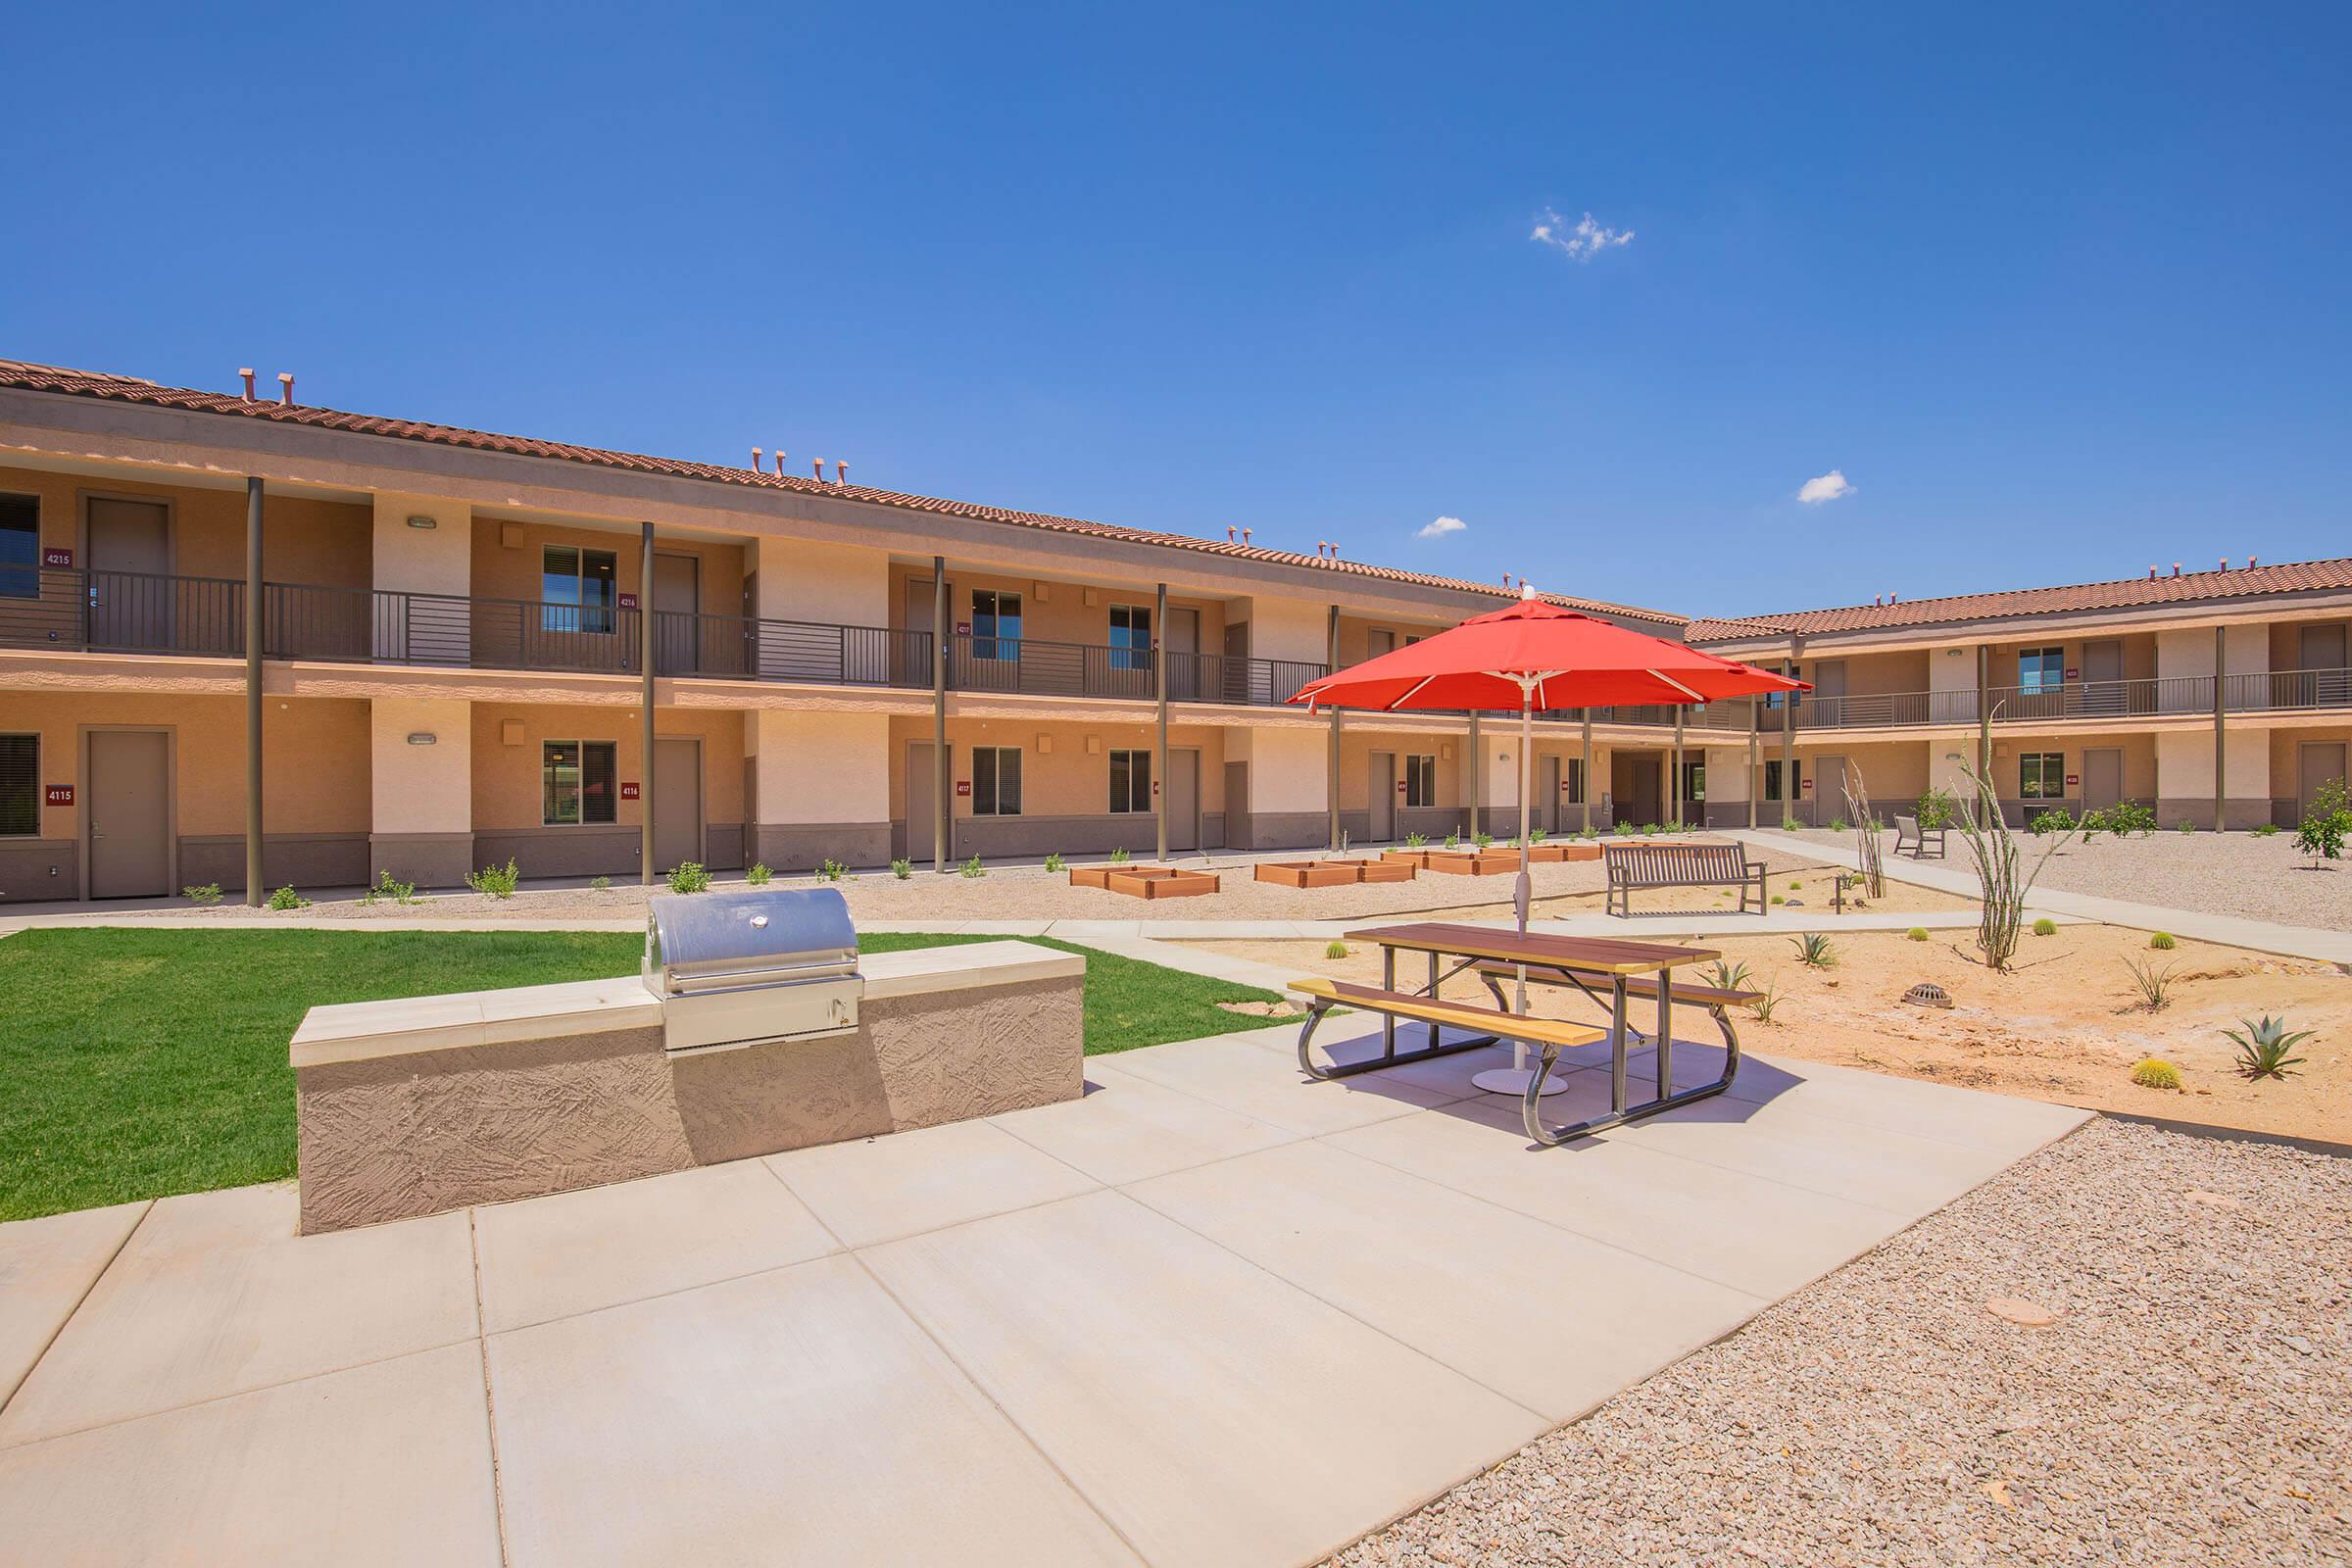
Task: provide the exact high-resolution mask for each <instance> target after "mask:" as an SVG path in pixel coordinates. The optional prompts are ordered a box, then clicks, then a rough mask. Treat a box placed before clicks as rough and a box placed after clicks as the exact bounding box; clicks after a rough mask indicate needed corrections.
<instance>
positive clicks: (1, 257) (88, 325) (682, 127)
mask: <svg viewBox="0 0 2352 1568" xmlns="http://www.w3.org/2000/svg"><path fill="white" fill-rule="evenodd" d="M346 9H348V14H346V15H334V14H330V13H336V12H343V11H346ZM1267 9H1268V8H1237V9H1233V10H1227V11H1217V10H1211V9H1207V8H1181V9H1179V8H1141V7H1105V6H1072V7H1067V8H1017V9H1016V8H997V7H973V6H953V7H940V8H936V9H933V8H911V7H902V8H891V7H887V6H877V5H871V4H868V5H863V6H856V7H843V8H839V9H828V8H820V7H769V8H755V9H747V10H742V11H734V12H728V11H716V10H694V9H686V8H668V9H662V10H655V9H650V8H649V9H648V10H646V11H644V12H643V13H639V14H632V13H628V12H622V11H599V10H597V9H595V8H593V7H587V6H581V7H568V8H554V7H551V8H548V9H545V10H543V11H538V12H534V13H520V12H511V13H507V14H505V16H504V17H503V18H502V19H501V20H496V21H484V20H482V19H481V17H480V16H478V15H468V14H467V12H466V10H463V9H460V10H452V11H449V12H446V13H436V12H433V11H430V10H425V9H417V8H384V7H371V8H332V7H319V8H310V9H307V10H298V9H292V8H281V9H278V10H274V11H271V12H270V13H269V14H268V16H267V20H266V21H263V20H257V19H259V17H260V14H259V13H252V12H250V11H235V10H233V8H232V11H231V12H226V13H221V16H222V17H227V16H230V15H234V16H235V17H237V18H238V20H237V21H236V22H235V23H233V24H227V25H219V24H216V23H215V22H214V21H212V20H210V19H208V18H207V17H206V16H205V15H204V12H205V10H206V8H201V7H184V6H183V7H173V8H170V9H158V10H156V11H155V12H153V13H152V14H147V15H143V16H142V15H140V14H138V13H135V12H116V11H108V12H105V13H103V14H102V13H100V12H98V11H94V10H92V9H91V8H87V7H65V6H51V7H44V8H37V10H35V11H31V12H26V13H25V14H24V15H21V16H20V17H18V18H16V19H14V20H13V21H12V23H11V26H10V40H9V48H10V54H11V56H12V57H13V63H14V67H15V69H12V71H11V72H10V73H9V74H10V79H11V98H12V104H11V109H10V113H9V116H8V118H7V123H6V128H5V130H0V138H4V140H0V153H4V154H5V156H4V157H0V171H4V173H0V180H4V181H5V189H6V191H7V195H8V206H9V210H10V211H11V213H12V214H13V215H14V216H15V218H16V219H17V221H16V222H14V223H12V224H11V230H12V233H13V237H14V243H11V244H8V245H6V246H0V356H5V357H14V358H25V359H35V360H46V361H52V362H59V363H64V364H69V365H79V366H87V367H92V368H105V369H116V370H123V371H127V372H130V373H134V374H143V375H148V376H152V377H155V378H158V379H163V380H169V381H173V382H183V383H187V384H194V385H203V386H218V387H222V388H227V387H229V386H231V385H233V383H234V372H235V370H236V368H237V367H239V366H240V365H252V366H255V367H256V368H259V369H260V370H261V372H262V375H263V377H264V380H265V383H267V382H268V381H269V378H270V377H271V376H273V375H274V374H275V373H276V372H277V371H278V370H281V369H291V370H293V371H295V372H296V373H297V374H298V376H299V383H298V393H299V395H300V396H302V397H303V398H304V400H305V401H316V402H320V403H330V404H333V405H336V406H339V407H345V408H357V409H362V410H367V411H369V412H377V413H388V414H404V415H412V416H417V417H428V418H438V419H445V420H450V421H454V422H460V423H466V424H473V425H479V426H483V427H487V428H492V429H500V430H513V431H519V432H523V433H528V434H535V435H548V436H554V437H560V438H564V439H571V440H579V441H588V442H596V443H604V444H611V445H616V446H624V447H630V448H635V449H639V450H645V451H652V452H659V453H664V454H671V455H677V456H688V457H699V458H706V459H711V460H715V461H748V453H749V449H750V447H752V446H753V445H754V444H758V445H760V446H762V447H767V448H770V449H772V448H774V447H775V446H777V445H778V444H779V443H781V444H782V445H783V446H784V447H785V448H786V449H787V450H788V451H789V452H790V453H791V454H792V458H791V462H792V463H793V465H794V466H795V467H798V468H802V469H803V471H805V464H806V462H807V460H808V459H809V458H811V457H819V456H821V457H823V458H825V459H827V460H833V459H837V458H846V459H848V460H849V462H850V464H851V477H852V479H853V480H855V481H862V482H867V483H873V484H879V485H885V486H890V487H894V488H904V489H909V490H915V491H920V492H925V493H930V494H939V495H948V496H955V497H959V498H966V499H971V500H978V501H986V502H992V503H997V504H1001V505H1009V506H1018V507H1026V508H1032V509H1036V510H1041V511H1053V512H1061V513H1068V514H1073V515H1080V516H1087V517H1097V518H1102V519H1105V520H1109V521H1116V522H1122V523H1129V524H1135V525H1139V526H1147V527H1165V528H1173V529H1179V530H1183V531H1188V532H1201V533H1213V534H1221V533H1222V531H1223V528H1224V526H1225V525H1226V524H1227V523H1247V524H1249V525H1250V526H1251V527H1252V528H1253V529H1254V530H1255V538H1256V539H1257V540H1258V541H1259V542H1261V543H1268V544H1276V545H1286V546H1291V547H1295V548H1298V549H1301V550H1311V549H1313V548H1314V545H1315V542H1316V541H1317V540H1320V539H1336V540H1337V541H1339V543H1340V544H1341V546H1342V548H1343V550H1344V551H1345V552H1346V553H1347V554H1348V555H1349V556H1351V557H1354V558H1357V559H1362V560H1370V561H1377V562H1382V563H1387V564H1398V565H1410V566H1416V567H1421V568H1425V569H1429V570H1436V571H1446V572H1452V573H1456V574H1459V575H1463V576H1469V577H1478V578H1486V577H1496V578H1498V577H1499V576H1500V574H1501V573H1502V572H1503V571H1504V570H1506V569H1507V570H1512V571H1517V572H1521V573H1524V574H1525V575H1527V576H1528V577H1529V578H1531V579H1532V580H1534V581H1535V582H1537V583H1538V584H1539V585H1541V586H1543V587H1545V588H1549V589H1556V590H1559V591H1563V592H1571V593H1582V594H1590V595H1594V596H1597V597H1602V598H1614V599H1621V600H1626V601H1629V602H1633V603H1642V604H1651V605H1662V606H1664V607H1666V608H1670V609H1678V610H1687V611H1691V612H1693V613H1738V612H1742V611H1745V612H1766V611H1772V610H1779V609H1789V608H1796V607H1801V606H1808V605H1819V604H1834V603H1850V602H1855V601H1868V600H1869V599H1870V598H1871V597H1872V596H1873V595H1875V594H1878V593H1881V592H1885V591H1895V592H1899V593H1901V594H1903V595H1904V596H1905V597H1906V598H1918V597H1926V596H1928V595H1931V594H1936V593H1944V592H1955V591H1961V590H1966V589H1975V588H1985V587H1998V586H2012V585H2020V584H2026V583H2033V582H2050V581H2074V580H2082V579H2088V578H2099V577H2112V576H2124V575H2131V574H2135V573H2138V572H2141V571H2144V570H2145V569H2146V567H2147V565H2148V564H2150V563H2155V562H2161V563H2163V564H2165V565H2166V566H2167V567H2168V569H2169V566H2170V564H2171V563H2172V562H2174V561H2176V560H2179V561H2182V562H2185V563H2187V564H2190V565H2199V564H2204V565H2210V564H2213V563H2214V562H2215V561H2216V560H2218V559H2219V558H2221V557H2223V556H2228V557H2230V558H2231V559H2232V560H2238V561H2242V560H2243V558H2244V557H2245V556H2246V555H2248V554H2258V555H2260V556H2261V557H2262V558H2263V559H2265V560H2283V559H2289V558H2293V557H2301V556H2315V555H2331V554H2342V553H2345V552H2347V551H2352V527H2348V526H2347V523H2348V522H2352V506H2348V505H2347V501H2346V497H2347V495H2348V494H2352V485H2348V483H2347V481H2348V480H2352V439H2348V437H2347V431H2348V430H2352V313H2348V310H2347V304H2346V298H2347V290H2346V281H2345V280H2346V277H2347V275H2348V272H2352V267H2348V265H2347V256H2348V255H2352V180H2347V178H2346V170H2347V169H2352V73H2348V72H2347V70H2346V67H2345V65H2344V62H2345V61H2346V59H2347V58H2352V49H2348V47H2347V46H2348V45H2352V22H2347V20H2346V18H2347V13H2345V12H2344V11H2343V10H2342V9H2341V8H2327V7H2316V6H2315V7H2310V8H2306V9H2299V10H2297V9H2278V8H2267V7H2245V8H2227V7H2213V8H2208V11H2207V13H2206V14H2202V15H2200V14H2199V13H2197V12H2193V11H2189V10H2184V9H2178V8H2155V9H2148V8H2142V7H2091V6H2068V7H2044V6H2036V7H2020V8H2006V7H1991V6H1985V7H1973V8H1965V9H1952V10H1946V11H1945V12H1943V13H1940V14H1937V15H1935V16H1930V15H1929V14H1927V13H1923V12H1921V11H1919V10H1918V8H1912V7H1885V6H1877V7H1869V6H1856V7H1851V8H1835V7H1829V6H1818V7H1807V8H1794V7H1772V8H1761V7H1756V8H1748V9H1747V10H1745V11H1737V10H1735V9H1734V8H1730V7H1687V8H1669V7H1662V6H1615V7H1605V8H1604V7H1597V6H1595V7H1582V8H1570V7H1562V6H1557V5H1550V6H1531V7H1527V8H1524V9H1519V10H1507V9H1503V8H1491V9H1490V8H1430V9H1427V10H1408V9H1402V8H1369V7H1363V6H1352V7H1334V8H1331V9H1329V10H1327V11H1323V12H1320V13H1316V12H1312V11H1309V10H1306V9H1303V8H1285V9H1284V10H1283V12H1282V14H1281V17H1280V18H1271V19H1270V18H1269V16H1268V15H1266V14H1265V12H1266V10H1267ZM1547 210H1548V211H1551V212H1556V213H1557V214H1559V215H1560V221H1558V223H1557V224H1556V225H1554V228H1553V238H1554V239H1555V240H1559V241H1562V242H1563V244H1546V243H1544V241H1542V240H1540V239H1537V238H1534V237H1532V235H1533V230H1534V229H1535V227H1536V225H1537V224H1539V223H1541V222H1544V221H1545V219H1544V214H1545V212H1546V211H1547ZM1588 213H1589V214H1590V215H1591V216H1592V218H1593V223H1594V224H1595V225H1597V227H1598V228H1599V229H1600V230H1602V231H1603V233H1602V234H1601V236H1600V238H1601V241H1602V242H1601V243H1598V244H1596V245H1592V246H1580V247H1579V249H1580V251H1583V252H1586V253H1585V254H1576V255H1571V254H1569V253H1568V250H1567V249H1565V248H1563V246H1564V243H1565V242H1566V241H1567V240H1569V239H1572V238H1574V237H1575V229H1576V226H1577V225H1578V223H1579V222H1580V221H1582V220H1583V218H1584V217H1585V216H1586V215H1587V214H1588ZM1621 235H1622V236H1630V238H1627V239H1625V240H1624V241H1623V242H1622V243H1618V242H1615V240H1616V236H1621ZM1832 472H1837V473H1839V474H1842V475H1843V479H1844V482H1845V483H1846V485H1848V486H1850V489H1849V491H1848V492H1847V493H1845V494H1843V495H1841V496H1839V497H1838V499H1834V500H1825V501H1819V502H1815V503H1811V504H1807V503H1805V502H1802V501H1799V500H1798V499H1797V496H1798V493H1799V491H1800V489H1801V487H1803V486H1804V485H1805V483H1806V481H1807V480H1809V479H1814V478H1818V477H1820V476H1823V475H1827V474H1830V473H1832ZM1831 488H1835V486H1832V487H1831ZM1439 517H1452V518H1458V519H1460V520H1461V522H1462V523H1463V526H1462V527H1461V528H1459V529H1458V530H1452V531H1448V532H1444V533H1442V534H1440V535H1438V536H1436V537H1429V538H1424V537H1421V536H1420V533H1421V530H1422V529H1424V528H1425V527H1426V526H1427V525H1429V524H1430V523H1431V522H1432V521H1433V520H1434V519H1436V518H1439Z"/></svg>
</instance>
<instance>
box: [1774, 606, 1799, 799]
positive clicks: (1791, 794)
mask: <svg viewBox="0 0 2352 1568" xmlns="http://www.w3.org/2000/svg"><path fill="white" fill-rule="evenodd" d="M1795 652H1796V645H1795V644H1794V643H1791V644H1789V653H1790V654H1791V655H1793V654H1794V653H1795ZM1781 673H1782V674H1784V675H1786V676H1788V677H1789V679H1790V680H1794V679H1795V678H1796V660H1795V659H1794V658H1789V659H1784V660H1782V661H1781ZM1796 795H1797V790H1796V693H1794V692H1783V693H1781V823H1788V822H1793V821H1795V820H1796ZM1778 825H1780V823H1776V824H1775V826H1778Z"/></svg>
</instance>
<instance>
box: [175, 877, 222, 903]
mask: <svg viewBox="0 0 2352 1568" xmlns="http://www.w3.org/2000/svg"><path fill="white" fill-rule="evenodd" d="M179 896H180V897H181V898H183V899H185V900H187V901H188V902H189V903H190V904H219V903H220V902H221V884H220V883H218V882H207V883H205V884H204V885H203V886H202V887H195V888H181V889H180V890H179Z"/></svg>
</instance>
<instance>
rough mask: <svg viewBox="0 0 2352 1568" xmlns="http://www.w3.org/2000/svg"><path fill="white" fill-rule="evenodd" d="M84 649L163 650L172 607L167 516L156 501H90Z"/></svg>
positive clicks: (96, 498) (169, 632) (167, 643)
mask: <svg viewBox="0 0 2352 1568" xmlns="http://www.w3.org/2000/svg"><path fill="white" fill-rule="evenodd" d="M87 545H88V549H87V551H86V552H85V555H86V559H87V560H88V562H89V568H90V645H91V646H92V647H93V648H169V647H171V646H172V624H173V622H174V620H175V619H176V614H175V612H176V609H177V607H176V606H175V605H174V604H173V602H172V590H173V586H174V585H173V583H172V577H171V575H170V573H171V571H172V513H171V511H170V509H169V508H167V507H166V506H165V505H164V504H163V503H162V502H160V501H115V500H110V499H108V498H107V497H104V496H94V497H92V498H91V500H90V511H89V526H88V537H87Z"/></svg>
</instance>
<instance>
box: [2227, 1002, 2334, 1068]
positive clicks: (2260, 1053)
mask: <svg viewBox="0 0 2352 1568" xmlns="http://www.w3.org/2000/svg"><path fill="white" fill-rule="evenodd" d="M2238 1022H2239V1023H2241V1024H2244V1025H2245V1026H2246V1028H2245V1033H2244V1034H2240V1033H2238V1032H2237V1031H2236V1030H2235V1029H2225V1030H2223V1031H2222V1033H2223V1034H2225V1035H2228V1036H2229V1038H2230V1039H2231V1040H2232V1041H2234V1042H2235V1043H2236V1045H2237V1063H2236V1065H2237V1070H2238V1072H2239V1073H2240V1074H2241V1075H2242V1076H2244V1077H2247V1078H2284V1077H2285V1076H2286V1075H2287V1073H2288V1071H2289V1070H2290V1069H2292V1068H2294V1067H2298V1066H2301V1065H2302V1063H2303V1058H2302V1057H2301V1056H2290V1055H2288V1054H2287V1053H2288V1052H2290V1051H2292V1050H2294V1049H2295V1047H2297V1046H2299V1045H2301V1044H2302V1043H2303V1042H2304V1041H2306V1040H2309V1039H2310V1038H2311V1037H2312V1036H2313V1035H2314V1034H2315V1033H2317V1031H2316V1030H2311V1029H2295V1030H2291V1031H2290V1030H2289V1029H2288V1028H2287V1027H2286V1020H2285V1019H2284V1018H2274V1017H2272V1016H2271V1015H2270V1014H2269V1013H2264V1014H2263V1017H2262V1022H2260V1023H2256V1022H2254V1021H2253V1020H2252V1019H2250V1018H2240V1019H2238Z"/></svg>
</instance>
